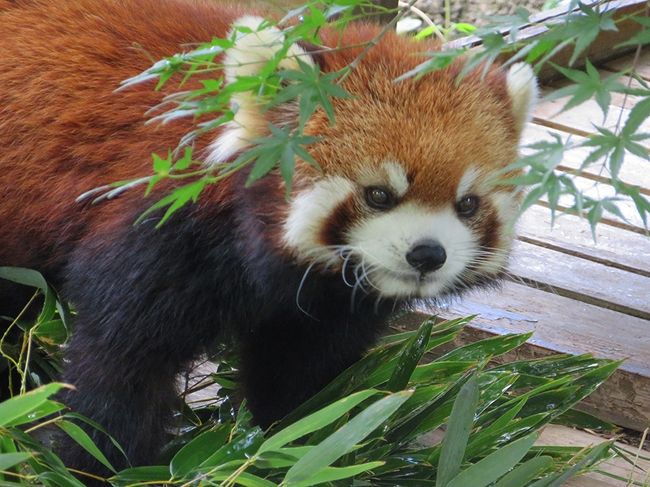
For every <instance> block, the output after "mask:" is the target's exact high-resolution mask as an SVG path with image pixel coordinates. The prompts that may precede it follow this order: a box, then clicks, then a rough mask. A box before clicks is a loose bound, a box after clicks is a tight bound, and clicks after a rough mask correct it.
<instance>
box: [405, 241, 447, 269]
mask: <svg viewBox="0 0 650 487" xmlns="http://www.w3.org/2000/svg"><path fill="white" fill-rule="evenodd" d="M446 260H447V252H445V248H444V247H443V246H442V245H440V244H439V243H438V242H436V241H435V240H425V241H423V242H418V243H417V244H416V245H415V246H414V247H413V248H412V249H411V250H409V251H408V253H407V254H406V261H407V262H408V263H409V264H410V265H411V267H413V268H415V269H417V270H418V271H420V272H422V273H423V274H424V273H427V272H433V271H436V270H438V269H440V268H441V267H442V266H443V265H444V264H445V261H446Z"/></svg>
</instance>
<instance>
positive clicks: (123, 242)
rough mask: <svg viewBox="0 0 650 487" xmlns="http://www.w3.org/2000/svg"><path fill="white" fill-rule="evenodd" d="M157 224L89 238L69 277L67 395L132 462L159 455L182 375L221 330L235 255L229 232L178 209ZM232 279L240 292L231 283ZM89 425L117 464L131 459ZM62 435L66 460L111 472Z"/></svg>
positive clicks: (66, 292) (67, 400)
mask: <svg viewBox="0 0 650 487" xmlns="http://www.w3.org/2000/svg"><path fill="white" fill-rule="evenodd" d="M133 219H134V217H133ZM133 219H131V220H129V221H133ZM154 224H155V222H154V223H152V224H143V225H140V226H138V227H135V228H134V227H132V226H129V227H127V228H126V229H125V230H123V231H122V232H120V233H114V234H112V235H110V236H107V237H106V239H105V240H104V241H101V242H100V244H93V243H89V244H87V245H86V244H84V243H83V242H82V244H81V245H80V246H79V248H78V249H77V251H76V252H75V254H74V256H73V258H72V259H71V261H70V262H71V263H70V265H69V266H68V268H67V270H66V283H65V285H64V295H65V296H66V298H67V299H69V300H70V301H71V302H72V303H73V304H74V306H75V308H76V310H77V317H76V319H75V322H74V329H73V333H72V339H71V341H70V343H69V345H68V346H67V349H66V356H65V358H66V365H65V371H64V376H63V379H64V380H65V381H66V382H69V383H71V384H72V385H73V386H75V388H76V390H74V391H70V392H69V393H67V394H66V395H65V397H64V398H63V401H64V403H65V404H66V405H68V406H70V408H71V409H72V410H73V411H75V412H78V413H81V414H83V415H85V416H88V417H89V418H90V419H92V420H94V421H96V422H98V423H99V424H100V425H101V426H102V427H104V428H105V429H106V430H107V431H108V433H110V434H111V435H113V436H114V437H115V438H116V439H117V441H118V442H119V443H120V444H121V445H122V447H123V448H124V450H125V451H126V453H127V455H128V457H129V461H130V463H131V464H132V465H142V464H147V463H150V462H154V461H155V460H156V457H157V455H158V453H159V452H160V448H161V447H162V446H163V443H164V439H165V430H166V427H167V426H169V419H170V417H171V414H172V411H173V408H174V406H175V401H176V399H175V398H176V391H175V378H176V375H177V374H178V372H180V371H181V370H182V369H183V368H184V367H185V366H186V365H187V364H188V362H189V361H191V360H192V359H194V358H196V357H197V356H198V355H199V354H200V353H202V352H203V351H204V350H205V348H206V347H209V346H210V345H211V344H212V343H214V341H215V339H216V338H217V335H218V334H219V332H220V331H221V328H222V323H223V321H224V315H223V300H225V299H229V296H228V295H226V296H224V290H223V289H224V285H223V284H224V283H223V276H227V275H232V274H233V273H234V272H233V270H232V268H231V266H233V265H237V263H236V261H234V259H232V258H228V249H230V248H231V244H230V242H229V241H228V239H227V233H226V232H223V233H221V234H217V233H208V232H203V230H202V229H201V228H200V227H196V225H193V223H192V221H191V220H190V219H189V218H183V217H181V216H179V217H178V218H175V219H173V220H172V221H170V222H169V223H168V224H166V225H164V226H163V227H162V228H160V229H159V230H155V229H154V228H153V225H154ZM226 227H227V226H226ZM95 240H98V239H95ZM212 252H215V253H216V254H217V255H219V256H221V257H222V259H220V260H214V259H213V254H212ZM220 266H223V267H220ZM225 289H228V290H229V292H233V293H235V295H236V296H239V295H241V294H242V292H241V290H238V289H236V286H234V285H233V286H230V287H226V288H225ZM82 426H83V424H82ZM84 428H86V427H85V426H84ZM86 430H87V431H88V432H89V433H90V434H92V437H93V439H94V440H96V442H97V444H98V446H99V447H100V449H101V450H103V451H105V452H107V456H108V458H109V459H110V460H111V461H113V462H115V467H116V468H118V469H120V468H124V467H126V466H127V462H126V461H125V460H124V458H123V457H122V455H121V454H120V453H119V452H118V451H117V450H116V449H115V448H114V447H113V446H112V444H111V442H110V441H109V440H108V439H107V438H106V436H105V435H104V434H102V433H100V432H95V431H92V428H86ZM62 441H63V444H62V445H60V447H59V449H58V451H59V452H60V453H61V455H62V456H63V458H64V461H66V462H68V464H69V465H71V466H74V467H76V468H79V469H82V470H85V469H88V470H90V471H91V472H104V473H108V472H107V471H106V469H104V468H101V466H100V465H99V464H98V463H97V462H95V461H94V460H93V459H92V458H90V456H89V455H88V454H87V453H85V452H84V451H83V450H82V449H81V448H80V447H79V446H78V445H76V444H74V443H73V442H72V441H70V440H67V439H65V438H64V439H62Z"/></svg>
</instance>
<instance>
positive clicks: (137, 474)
mask: <svg viewBox="0 0 650 487" xmlns="http://www.w3.org/2000/svg"><path fill="white" fill-rule="evenodd" d="M110 480H111V482H112V483H115V484H118V485H133V484H139V483H144V482H151V483H160V484H167V483H168V480H169V467H168V466H167V465H154V466H146V467H133V468H127V469H125V470H122V471H120V472H119V473H118V474H117V475H115V476H114V477H111V479H110Z"/></svg>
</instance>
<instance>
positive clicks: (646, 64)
mask: <svg viewBox="0 0 650 487" xmlns="http://www.w3.org/2000/svg"><path fill="white" fill-rule="evenodd" d="M633 61H634V53H630V54H627V55H625V56H620V57H617V58H615V59H612V60H609V61H607V62H606V63H605V64H604V66H605V67H606V68H607V69H608V70H611V71H625V70H627V69H630V68H631V67H632V63H633ZM636 72H637V73H638V74H639V75H640V76H641V77H642V78H644V79H647V80H650V49H647V48H646V49H644V50H643V51H641V56H640V57H639V64H638V66H637V68H636Z"/></svg>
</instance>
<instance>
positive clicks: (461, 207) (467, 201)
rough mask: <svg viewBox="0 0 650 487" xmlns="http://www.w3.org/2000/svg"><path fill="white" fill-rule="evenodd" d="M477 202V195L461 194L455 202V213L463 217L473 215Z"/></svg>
mask: <svg viewBox="0 0 650 487" xmlns="http://www.w3.org/2000/svg"><path fill="white" fill-rule="evenodd" d="M479 202H480V201H479V198H478V196H473V195H470V196H463V197H462V198H461V199H460V200H458V202H457V203H456V213H458V215H459V216H462V217H463V218H469V217H471V216H474V215H475V214H476V212H477V211H478V207H479Z"/></svg>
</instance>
